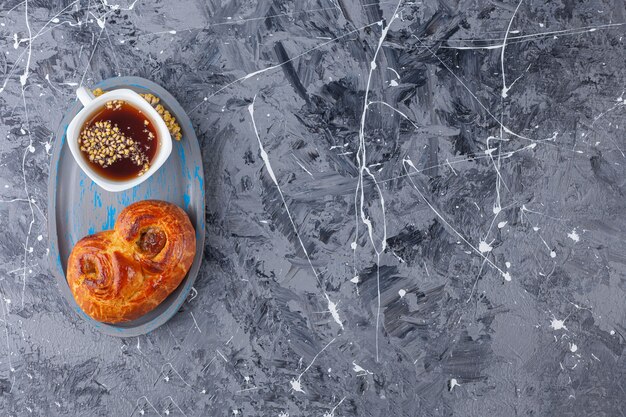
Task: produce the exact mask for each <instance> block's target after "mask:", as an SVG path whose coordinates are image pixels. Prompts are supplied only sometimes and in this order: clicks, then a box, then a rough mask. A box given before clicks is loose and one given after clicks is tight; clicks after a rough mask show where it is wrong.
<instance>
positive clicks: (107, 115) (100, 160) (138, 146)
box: [78, 100, 159, 181]
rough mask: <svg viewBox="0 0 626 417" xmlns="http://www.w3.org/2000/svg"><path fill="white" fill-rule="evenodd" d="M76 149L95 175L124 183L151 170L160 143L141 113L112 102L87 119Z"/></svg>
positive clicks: (121, 101) (126, 105)
mask: <svg viewBox="0 0 626 417" xmlns="http://www.w3.org/2000/svg"><path fill="white" fill-rule="evenodd" d="M78 145H79V148H80V151H81V153H82V154H83V157H84V158H85V160H86V161H87V162H88V164H89V165H90V166H91V167H92V168H93V169H94V171H96V172H97V173H98V174H100V175H102V176H103V177H105V178H107V179H110V180H116V181H124V180H128V179H131V178H134V177H138V176H141V175H143V174H144V173H146V172H147V171H148V169H150V165H151V163H152V160H153V158H154V156H155V155H156V154H157V150H158V147H159V140H158V137H157V134H156V127H155V126H154V124H153V122H152V121H151V120H150V119H149V118H148V117H147V116H146V115H145V114H144V113H143V112H142V111H141V110H139V109H137V108H135V107H133V106H132V105H130V104H128V103H126V102H125V101H123V100H111V101H108V102H106V104H105V106H104V107H103V108H101V109H100V110H98V111H97V112H95V113H94V114H93V115H92V116H91V117H90V118H89V119H87V121H86V122H85V124H84V125H83V127H82V129H81V132H80V135H79V138H78Z"/></svg>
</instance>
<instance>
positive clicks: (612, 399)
mask: <svg viewBox="0 0 626 417" xmlns="http://www.w3.org/2000/svg"><path fill="white" fill-rule="evenodd" d="M0 9H1V11H0V32H1V33H2V41H3V42H2V47H1V49H0V50H1V52H2V54H1V55H0V56H1V59H0V72H1V78H0V83H1V84H0V117H1V121H2V123H1V126H0V192H1V198H0V201H1V202H0V229H1V230H2V239H0V264H1V266H0V271H1V273H0V299H1V302H0V306H1V309H2V314H1V317H0V319H1V321H0V415H2V416H31V415H33V416H161V417H163V416H179V415H180V416H204V415H211V416H276V417H278V416H281V417H286V416H290V417H295V416H326V417H328V416H337V417H339V416H486V415H490V416H518V415H519V416H521V415H524V416H530V415H532V416H555V415H558V416H622V415H625V414H626V406H625V404H626V391H625V389H626V387H625V386H624V380H625V378H626V354H625V353H624V346H625V343H626V342H625V336H626V324H625V322H626V303H624V299H625V296H626V256H625V255H624V253H626V243H625V240H624V237H625V236H626V217H625V216H624V209H625V203H626V197H625V193H626V180H625V179H624V178H626V175H625V174H626V165H625V163H626V157H625V154H624V148H625V147H626V143H625V139H626V136H625V134H624V126H625V125H626V100H625V97H626V95H625V93H624V89H625V88H626V70H625V69H624V63H625V61H626V52H625V50H626V49H625V40H624V37H625V36H626V6H625V3H624V1H623V0H582V1H573V0H560V1H537V0H528V1H525V0H521V1H520V2H519V3H518V2H517V1H495V0H492V1H487V0H480V1H453V0H440V1H434V0H425V1H422V2H418V1H412V2H411V1H401V2H400V3H397V2H395V1H381V2H372V1H369V0H363V2H361V3H359V2H357V1H346V0H319V1H308V0H306V1H292V2H281V1H273V2H269V1H259V2H257V1H197V0H184V1H176V2H173V1H158V2H150V1H145V0H144V1H142V0H134V1H124V0H121V1H120V2H118V1H117V0H101V1H96V0H90V1H86V0H80V1H79V0H76V1H68V0H63V1H52V0H39V1H34V0H26V1H22V2H19V1H5V2H2V5H1V6H0ZM117 75H138V76H141V77H145V78H149V79H152V80H154V81H155V82H157V83H159V84H161V85H163V86H164V87H165V88H167V89H168V90H169V91H171V92H172V93H173V94H174V95H175V96H176V98H177V99H178V100H179V101H180V103H181V104H182V105H183V107H184V108H185V109H186V110H187V111H188V113H189V115H190V117H191V119H192V121H193V123H194V125H195V128H196V131H197V134H198V137H199V138H200V141H201V147H202V150H203V152H202V157H203V161H204V165H205V176H206V194H207V205H206V220H207V230H206V232H207V239H206V246H205V255H204V262H203V266H202V268H201V271H200V275H199V277H198V280H197V282H196V285H195V288H194V291H193V295H192V296H191V297H190V298H189V299H188V301H187V302H186V303H185V304H184V306H183V308H182V309H181V311H180V312H179V313H178V314H177V315H176V316H175V317H174V318H173V319H172V320H171V321H170V322H169V323H168V324H167V325H165V326H163V327H161V328H159V329H158V330H156V331H154V332H152V333H150V334H148V335H146V336H141V337H137V338H131V339H118V338H112V337H108V336H104V335H102V334H99V333H98V332H96V331H95V330H94V329H92V328H91V327H89V326H88V325H87V324H86V323H84V322H83V321H82V320H81V319H80V317H79V316H78V315H77V314H75V312H73V311H71V310H70V309H69V307H68V305H67V304H66V302H65V301H64V299H63V297H62V296H61V293H60V291H59V289H58V288H57V287H56V284H55V281H54V279H53V277H52V275H51V274H50V273H49V270H48V265H47V232H46V215H47V208H46V203H45V202H46V197H47V195H46V194H47V182H48V170H49V161H50V152H51V147H53V146H55V141H56V140H57V138H55V137H54V135H53V133H52V132H53V131H54V130H55V129H56V127H57V125H58V123H59V121H60V120H61V118H62V116H63V114H64V111H65V110H66V109H67V108H68V107H69V106H70V105H71V104H72V103H73V101H74V99H75V98H74V94H73V91H74V90H75V88H76V86H78V85H80V84H83V85H87V86H91V85H93V84H95V83H96V82H97V81H99V80H102V79H105V78H109V77H114V76H117Z"/></svg>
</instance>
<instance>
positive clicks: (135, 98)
mask: <svg viewBox="0 0 626 417" xmlns="http://www.w3.org/2000/svg"><path fill="white" fill-rule="evenodd" d="M76 96H77V97H78V99H79V100H80V102H81V103H82V104H83V106H84V107H83V109H82V110H81V111H80V112H78V114H77V115H76V116H74V118H73V119H72V121H71V122H70V124H69V126H68V127H67V144H68V146H69V147H70V151H71V152H72V156H74V159H75V160H76V163H77V164H78V166H79V167H80V169H82V170H83V172H84V173H85V174H87V176H88V177H89V178H91V179H92V180H93V181H94V182H95V183H96V184H98V185H99V186H100V187H102V188H104V189H105V190H107V191H111V192H118V191H124V190H128V189H129V188H133V187H134V186H136V185H139V184H141V183H142V182H144V181H145V180H147V179H148V178H150V176H151V175H152V174H154V173H155V172H156V171H157V170H158V169H159V168H160V167H161V166H162V165H163V164H164V163H165V161H166V160H167V158H168V157H169V156H170V154H171V153H172V137H171V136H170V132H169V130H168V129H167V126H166V125H165V122H164V121H163V119H162V118H161V116H159V113H157V111H156V110H155V109H154V108H153V107H152V106H151V105H150V103H148V102H147V101H146V100H144V99H143V98H142V97H141V96H140V95H139V94H137V93H135V92H134V91H133V90H129V89H127V88H120V89H118V90H111V91H109V92H107V93H104V94H103V95H101V96H100V97H95V96H94V95H93V94H92V93H91V91H89V90H88V89H87V88H85V87H79V88H78V89H77V90H76ZM111 100H124V101H125V102H126V103H128V104H130V105H131V106H133V107H135V108H136V109H138V110H141V112H142V113H143V114H144V115H145V116H146V117H147V118H148V120H149V121H150V122H151V123H152V126H154V127H155V128H156V134H157V140H158V141H159V147H158V149H157V153H156V155H154V158H152V162H151V164H150V168H149V169H148V171H147V172H145V173H144V174H143V175H141V176H139V177H134V178H129V179H127V180H122V181H117V180H110V179H108V178H105V177H103V176H102V175H100V174H99V173H98V172H96V171H95V170H94V169H92V168H91V165H90V164H89V162H88V160H87V159H86V157H85V156H84V155H83V153H82V152H81V151H80V147H79V146H78V137H79V135H80V131H81V129H82V127H83V125H84V124H85V122H86V121H87V120H88V119H89V118H91V117H92V116H93V115H95V113H96V112H97V111H99V110H101V109H102V108H103V107H104V106H105V104H106V102H107V101H111Z"/></svg>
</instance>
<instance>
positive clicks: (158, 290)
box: [67, 200, 196, 323]
mask: <svg viewBox="0 0 626 417" xmlns="http://www.w3.org/2000/svg"><path fill="white" fill-rule="evenodd" d="M195 254H196V234H195V231H194V229H193V226H192V225H191V222H190V221H189V217H187V214H186V213H185V212H184V211H183V210H182V209H181V208H179V207H177V206H175V205H174V204H171V203H167V202H165V201H157V200H145V201H140V202H138V203H134V204H131V205H130V206H128V207H126V208H125V209H124V210H122V212H121V213H120V215H119V216H118V218H117V221H116V222H115V228H114V229H113V230H108V231H104V232H100V233H96V234H94V235H90V236H86V237H84V238H83V239H81V240H80V241H79V242H78V243H76V246H74V249H72V253H71V254H70V258H69V261H68V265H67V281H68V284H69V286H70V289H71V290H72V294H74V298H75V299H76V302H77V303H78V305H79V306H80V308H81V309H82V310H83V311H84V312H85V313H87V315H89V316H90V317H92V318H94V319H95V320H98V321H102V322H106V323H121V322H125V321H130V320H134V319H137V318H139V317H141V316H142V315H144V314H146V313H147V312H149V311H151V310H153V309H154V308H155V307H156V306H158V305H159V304H160V303H161V302H162V301H163V300H165V298H167V296H168V295H170V294H171V293H172V291H174V290H175V289H176V287H178V285H180V283H181V281H182V280H183V278H184V277H185V275H186V274H187V271H189V268H190V267H191V264H192V263H193V258H194V256H195Z"/></svg>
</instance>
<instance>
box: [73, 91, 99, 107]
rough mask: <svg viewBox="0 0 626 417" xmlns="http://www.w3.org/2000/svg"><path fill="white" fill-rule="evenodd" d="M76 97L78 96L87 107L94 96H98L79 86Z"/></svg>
mask: <svg viewBox="0 0 626 417" xmlns="http://www.w3.org/2000/svg"><path fill="white" fill-rule="evenodd" d="M76 97H78V99H79V100H80V102H81V103H83V106H85V107H87V105H88V104H89V103H91V101H92V100H93V99H94V98H96V96H94V95H93V93H92V92H91V91H90V90H89V89H88V88H85V87H78V89H77V90H76Z"/></svg>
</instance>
